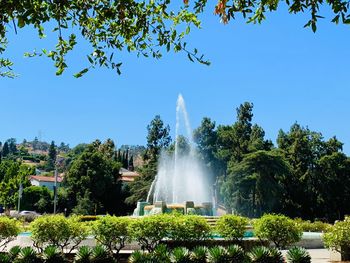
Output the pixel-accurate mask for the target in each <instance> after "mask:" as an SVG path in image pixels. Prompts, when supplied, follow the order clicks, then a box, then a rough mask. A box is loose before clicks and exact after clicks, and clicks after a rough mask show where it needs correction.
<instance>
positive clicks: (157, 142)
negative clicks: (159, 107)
mask: <svg viewBox="0 0 350 263" xmlns="http://www.w3.org/2000/svg"><path fill="white" fill-rule="evenodd" d="M147 131H148V134H147V156H148V159H149V160H150V161H157V159H158V156H159V154H160V152H161V150H162V149H165V148H166V147H168V146H169V144H170V142H171V137H170V135H169V132H170V127H169V125H166V126H165V125H164V123H163V121H162V119H161V118H160V116H159V115H156V116H155V117H154V119H153V120H152V121H151V123H150V124H149V125H148V126H147Z"/></svg>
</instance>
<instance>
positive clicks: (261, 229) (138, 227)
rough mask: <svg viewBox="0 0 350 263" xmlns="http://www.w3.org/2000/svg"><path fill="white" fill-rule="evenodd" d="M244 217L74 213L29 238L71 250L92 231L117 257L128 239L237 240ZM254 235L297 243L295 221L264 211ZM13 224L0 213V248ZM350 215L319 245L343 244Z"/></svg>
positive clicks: (39, 225) (48, 220)
mask: <svg viewBox="0 0 350 263" xmlns="http://www.w3.org/2000/svg"><path fill="white" fill-rule="evenodd" d="M248 223H249V222H248V219H247V218H244V217H240V216H234V215H226V216H222V217H220V218H219V219H218V221H217V225H216V227H215V228H214V229H213V228H211V227H210V226H209V225H208V223H207V221H206V220H205V219H204V218H203V217H200V216H194V215H187V216H183V215H178V214H164V215H155V216H147V217H140V218H129V217H114V216H105V217H99V218H98V220H95V221H87V222H82V221H81V218H80V217H78V216H72V217H69V218H66V217H64V216H63V215H51V216H49V215H47V216H41V217H39V218H37V219H35V220H34V221H33V222H32V223H31V224H30V230H31V232H32V233H31V238H32V240H33V242H34V246H35V247H36V248H37V249H38V251H39V252H43V250H44V249H45V248H46V247H50V246H54V247H56V248H57V249H59V250H60V251H61V252H68V253H69V252H71V251H73V250H74V249H76V248H78V247H79V245H80V244H81V242H82V241H83V240H84V239H86V238H87V236H88V235H93V236H94V237H95V239H96V241H97V243H98V244H99V245H102V246H104V247H105V248H106V249H107V251H108V252H109V253H110V254H115V255H116V256H118V254H119V251H120V250H121V249H122V248H123V247H124V246H125V244H126V243H127V242H130V241H131V240H133V241H136V242H137V243H138V244H139V245H140V246H141V248H142V250H145V251H148V252H152V251H153V250H154V248H155V247H156V246H158V245H159V244H160V243H161V241H162V240H163V241H164V240H175V241H198V240H207V239H210V238H211V237H212V236H213V234H219V235H220V236H222V237H223V238H224V239H227V240H232V241H234V242H236V243H237V242H239V241H241V240H242V239H243V237H244V233H245V230H246V226H247V224H248ZM253 226H254V232H255V236H257V237H258V238H259V239H261V240H267V241H269V242H273V243H274V244H275V246H276V247H277V248H285V247H286V246H289V245H291V244H293V243H295V242H298V241H299V240H300V239H301V236H302V229H301V227H300V224H298V223H297V222H296V221H295V220H292V219H290V218H288V217H286V216H283V215H271V214H267V215H264V216H263V217H261V218H260V219H256V220H253ZM19 232H20V225H19V222H18V221H16V220H13V219H9V218H7V217H0V251H1V250H2V249H3V248H5V246H6V245H7V244H8V242H10V241H11V240H13V239H14V238H16V237H17V235H18V234H19ZM349 236H350V219H346V220H345V221H344V222H338V223H336V224H335V226H334V227H332V228H331V229H330V231H329V232H328V233H326V234H325V238H324V240H325V244H326V246H328V247H331V248H335V249H337V248H338V247H340V246H346V245H347V246H349V247H350V239H349V238H347V237H349Z"/></svg>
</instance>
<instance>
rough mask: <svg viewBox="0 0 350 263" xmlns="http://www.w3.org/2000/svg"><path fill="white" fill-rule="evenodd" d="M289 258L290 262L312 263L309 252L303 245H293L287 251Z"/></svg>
mask: <svg viewBox="0 0 350 263" xmlns="http://www.w3.org/2000/svg"><path fill="white" fill-rule="evenodd" d="M287 260H288V262H289V263H311V257H310V254H309V252H307V251H306V249H305V248H302V247H293V248H291V249H289V251H288V252H287Z"/></svg>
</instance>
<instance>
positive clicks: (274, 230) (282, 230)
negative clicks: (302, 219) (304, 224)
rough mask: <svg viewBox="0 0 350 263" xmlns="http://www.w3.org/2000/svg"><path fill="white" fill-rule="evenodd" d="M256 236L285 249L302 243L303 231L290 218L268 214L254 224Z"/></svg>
mask: <svg viewBox="0 0 350 263" xmlns="http://www.w3.org/2000/svg"><path fill="white" fill-rule="evenodd" d="M254 231H255V235H256V236H258V237H259V238H260V239H267V240H268V241H270V242H273V243H274V244H275V245H276V247H277V248H285V247H286V246H288V245H291V244H293V243H295V242H298V241H300V239H301V236H302V234H303V233H302V231H301V229H300V227H299V226H298V225H297V224H296V223H295V222H294V221H293V220H292V219H290V218H289V217H286V216H284V215H274V214H266V215H264V216H262V217H261V218H260V219H257V220H255V222H254Z"/></svg>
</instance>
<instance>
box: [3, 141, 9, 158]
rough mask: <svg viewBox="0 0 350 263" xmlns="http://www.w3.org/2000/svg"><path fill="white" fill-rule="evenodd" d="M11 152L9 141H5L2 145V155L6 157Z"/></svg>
mask: <svg viewBox="0 0 350 263" xmlns="http://www.w3.org/2000/svg"><path fill="white" fill-rule="evenodd" d="M9 153H10V149H9V144H8V143H7V142H5V143H4V146H3V147H2V156H3V157H6V156H7V155H8V154H9Z"/></svg>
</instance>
